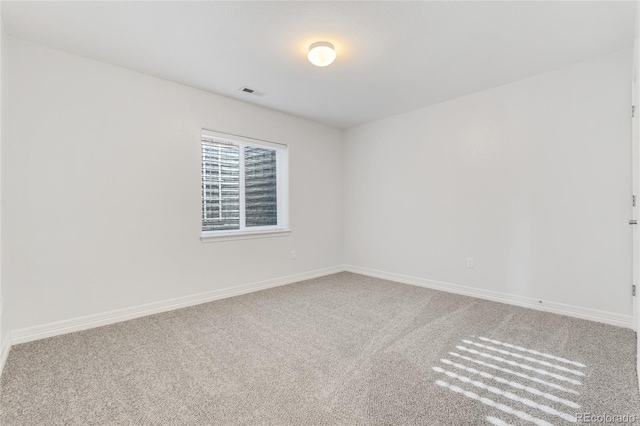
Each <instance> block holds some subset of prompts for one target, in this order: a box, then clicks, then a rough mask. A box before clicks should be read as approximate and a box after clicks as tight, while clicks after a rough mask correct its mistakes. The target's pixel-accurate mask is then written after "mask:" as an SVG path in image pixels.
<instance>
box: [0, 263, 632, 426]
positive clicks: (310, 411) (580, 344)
mask: <svg viewBox="0 0 640 426" xmlns="http://www.w3.org/2000/svg"><path fill="white" fill-rule="evenodd" d="M635 339H636V338H635V333H634V332H632V331H631V330H627V329H623V328H618V327H612V326H608V325H603V324H598V323H595V322H589V321H583V320H578V319H573V318H568V317H563V316H559V315H554V314H548V313H543V312H538V311H533V310H528V309H523V308H518V307H514V306H509V305H503V304H500V303H494V302H488V301H483V300H479V299H473V298H469V297H463V296H457V295H452V294H448V293H443V292H439V291H434V290H428V289H424V288H419V287H414V286H409V285H404V284H398V283H394V282H390V281H384V280H379V279H374V278H368V277H364V276H360V275H355V274H350V273H340V274H336V275H331V276H328V277H323V278H319V279H314V280H309V281H305V282H300V283H296V284H292V285H288V286H283V287H279V288H274V289H270V290H265V291H261V292H257V293H252V294H248V295H244V296H239V297H234V298H230V299H225V300H219V301H215V302H211V303H207V304H202V305H198V306H194V307H190V308H185V309H181V310H177V311H172V312H167V313H162V314H158V315H153V316H148V317H144V318H140V319H136V320H132V321H127V322H122V323H118V324H114V325H110V326H106V327H101V328H96V329H92V330H87V331H82V332H77V333H72V334H67V335H63V336H58V337H53V338H49V339H45V340H40V341H36V342H31V343H25V344H22V345H17V346H15V347H14V348H13V349H12V350H11V353H10V356H9V359H8V361H7V364H6V367H5V370H4V373H3V375H2V378H1V380H0V410H1V411H0V424H2V426H13V425H47V426H53V425H83V426H85V425H481V424H494V425H509V424H512V425H516V424H517V425H520V424H523V425H524V424H526V425H542V426H545V425H564V424H576V415H578V417H580V416H581V415H583V413H588V414H590V415H591V416H610V417H609V418H608V419H609V420H612V421H613V422H612V423H611V424H622V420H624V418H622V417H620V418H614V417H612V416H624V415H629V416H635V417H636V424H640V396H639V395H638V388H637V382H636V371H635V345H636V340H635ZM582 418H584V417H582ZM616 419H617V420H620V421H619V422H616V421H615V420H616ZM592 420H593V418H592ZM595 420H598V418H595ZM592 424H593V423H592ZM596 424H598V423H597V422H596ZM599 424H601V423H599Z"/></svg>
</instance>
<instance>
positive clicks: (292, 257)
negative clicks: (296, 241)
mask: <svg viewBox="0 0 640 426" xmlns="http://www.w3.org/2000/svg"><path fill="white" fill-rule="evenodd" d="M296 257H298V253H296V251H295V250H291V259H295V258H296Z"/></svg>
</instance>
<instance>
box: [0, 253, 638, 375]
mask: <svg viewBox="0 0 640 426" xmlns="http://www.w3.org/2000/svg"><path fill="white" fill-rule="evenodd" d="M343 271H347V272H352V273H355V274H361V275H367V276H370V277H376V278H382V279H386V280H390V281H395V282H399V283H404V284H410V285H415V286H420V287H425V288H430V289H434V290H440V291H445V292H448V293H454V294H461V295H464V296H469V297H477V298H480V299H485V300H491V301H494V302H500V303H506V304H509V305H515V306H521V307H524V308H530V309H536V310H539V311H546V312H551V313H555V314H560V315H566V316H570V317H575V318H580V319H585V320H589V321H596V322H601V323H604V324H610V325H615V326H618V327H625V328H631V329H633V317H632V316H631V315H622V314H616V313H613V312H605V311H599V310H596V309H590V308H582V307H579V306H573V305H567V304H563V303H558V302H551V301H544V300H543V301H540V300H538V299H534V298H530V297H524V296H516V295H512V294H507V293H501V292H497V291H492V290H484V289H479V288H474V287H468V286H464V285H459V284H451V283H446V282H442V281H434V280H428V279H424V278H418V277H412V276H408V275H402V274H396V273H392V272H384V271H378V270H375V269H370V268H363V267H359V266H353V265H338V266H333V267H330V268H324V269H317V270H314V271H309V272H304V273H300V274H295V275H289V276H286V277H281V278H274V279H271V280H266V281H259V282H256V283H251V284H245V285H241V286H236V287H230V288H226V289H221V290H214V291H210V292H206V293H200V294H195V295H192V296H185V297H179V298H175V299H169V300H163V301H160V302H154V303H148V304H145V305H138V306H133V307H130V308H124V309H118V310H113V311H108V312H103V313H100V314H95V315H88V316H84V317H79V318H72V319H69V320H63V321H57V322H53V323H49V324H42V325H37V326H34V327H28V328H23V329H20V330H14V331H12V332H11V333H10V336H7V338H6V339H5V341H4V342H1V343H2V346H0V374H1V372H2V367H3V366H4V362H5V361H6V359H7V357H8V356H9V350H10V349H11V346H12V345H17V344H20V343H25V342H30V341H33V340H39V339H45V338H47V337H53V336H58V335H61V334H67V333H73V332H75V331H81V330H87V329H89V328H95V327H101V326H104V325H109V324H114V323H117V322H122V321H127V320H130V319H134V318H139V317H143V316H147V315H153V314H157V313H160V312H166V311H171V310H174V309H180V308H185V307H188V306H193V305H199V304H201V303H207V302H211V301H214V300H219V299H225V298H228V297H233V296H239V295H241V294H247V293H252V292H255V291H260V290H265V289H268V288H273V287H279V286H282V285H287V284H291V283H295V282H299V281H304V280H309V279H313V278H319V277H323V276H325V275H331V274H335V273H338V272H343Z"/></svg>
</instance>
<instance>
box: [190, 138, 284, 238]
mask: <svg viewBox="0 0 640 426" xmlns="http://www.w3.org/2000/svg"><path fill="white" fill-rule="evenodd" d="M203 139H210V140H211V142H216V141H219V142H222V143H225V144H232V145H236V146H239V147H240V148H241V154H240V228H239V229H234V230H224V231H206V232H205V231H202V219H201V222H200V241H202V242H203V243H208V242H219V241H231V240H244V239H252V238H266V237H282V236H287V235H290V234H291V229H289V147H288V146H287V145H285V144H281V143H276V142H270V141H265V140H261V139H254V138H250V137H247V136H239V135H234V134H230V133H223V132H218V131H213V130H208V129H202V132H201V137H200V152H201V154H200V155H202V144H203V143H204V142H203ZM245 146H253V147H258V148H269V149H273V150H275V151H276V180H277V183H276V191H277V203H278V223H277V225H269V226H250V227H246V226H245V225H246V224H245V222H246V221H245V214H246V213H245V186H244V180H245V177H244V147H245ZM200 164H201V166H200V167H202V158H200ZM200 182H201V183H202V170H201V171H200ZM200 197H201V198H200V209H201V212H200V217H202V195H201V196H200Z"/></svg>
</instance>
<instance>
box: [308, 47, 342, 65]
mask: <svg viewBox="0 0 640 426" xmlns="http://www.w3.org/2000/svg"><path fill="white" fill-rule="evenodd" d="M307 57H308V58H309V62H311V63H312V64H313V65H315V66H317V67H326V66H327V65H330V64H331V63H332V62H333V61H334V60H335V59H336V50H335V48H334V47H333V44H331V43H329V42H326V41H319V42H316V43H313V44H312V45H311V46H309V54H308V55H307Z"/></svg>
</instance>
